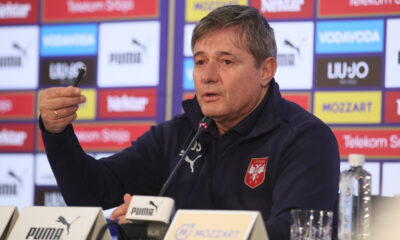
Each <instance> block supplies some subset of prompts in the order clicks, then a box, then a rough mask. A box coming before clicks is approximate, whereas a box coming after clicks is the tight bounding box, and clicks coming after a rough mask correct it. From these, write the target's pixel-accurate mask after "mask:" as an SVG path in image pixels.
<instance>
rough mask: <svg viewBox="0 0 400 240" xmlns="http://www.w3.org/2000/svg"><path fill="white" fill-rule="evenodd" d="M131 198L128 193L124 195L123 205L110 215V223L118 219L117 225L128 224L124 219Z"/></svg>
mask: <svg viewBox="0 0 400 240" xmlns="http://www.w3.org/2000/svg"><path fill="white" fill-rule="evenodd" d="M131 198H132V196H131V195H130V194H128V193H126V194H125V195H124V203H123V204H121V205H120V206H119V207H117V208H116V209H115V210H114V211H113V212H112V213H111V215H110V219H111V220H112V221H114V220H116V219H117V218H119V221H118V223H119V224H122V223H127V222H128V221H127V220H126V218H125V215H126V213H127V211H128V207H129V204H130V202H131Z"/></svg>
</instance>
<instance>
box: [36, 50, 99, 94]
mask: <svg viewBox="0 0 400 240" xmlns="http://www.w3.org/2000/svg"><path fill="white" fill-rule="evenodd" d="M96 60H97V59H96V58H95V57H79V58H71V57H68V58H62V59H60V58H42V59H41V61H40V85H41V86H46V87H47V86H66V85H72V83H73V80H74V79H75V78H76V76H77V75H78V69H79V68H80V67H82V66H86V67H87V73H86V77H85V79H84V80H83V81H82V82H81V84H80V86H86V85H94V84H95V70H96Z"/></svg>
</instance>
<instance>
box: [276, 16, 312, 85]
mask: <svg viewBox="0 0 400 240" xmlns="http://www.w3.org/2000/svg"><path fill="white" fill-rule="evenodd" d="M271 27H272V28H274V29H275V38H276V43H277V48H278V49H279V51H278V55H277V62H278V66H279V67H278V69H277V72H276V79H277V81H278V83H279V86H280V87H281V89H311V87H312V68H313V58H314V54H313V36H314V24H313V23H312V22H291V23H271ZM293 76H301V78H302V80H301V81H298V79H297V78H294V77H293Z"/></svg>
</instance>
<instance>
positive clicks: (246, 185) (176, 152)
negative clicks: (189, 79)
mask: <svg viewBox="0 0 400 240" xmlns="http://www.w3.org/2000/svg"><path fill="white" fill-rule="evenodd" d="M183 108H184V110H185V113H184V114H181V115H179V116H177V117H175V118H174V119H172V120H170V121H167V122H164V123H161V124H158V125H157V126H153V127H151V129H150V130H149V131H148V132H146V133H145V134H143V135H142V136H141V137H139V138H138V139H137V141H135V142H132V145H131V146H130V147H128V148H126V149H124V150H123V151H121V152H119V153H117V154H115V155H113V156H110V157H107V158H103V159H100V160H95V159H93V158H92V157H91V156H89V155H87V154H85V152H84V151H83V150H82V148H81V146H80V144H79V142H78V140H77V138H76V136H75V134H74V131H73V127H72V125H69V126H68V127H67V128H66V129H65V130H64V131H63V132H61V133H59V134H49V133H47V132H46V131H45V130H44V128H43V125H42V123H40V125H41V129H42V136H43V141H44V145H45V149H46V153H47V157H48V159H49V162H50V165H51V167H52V169H53V172H54V174H55V176H56V179H57V183H58V186H59V188H60V190H61V192H62V195H63V197H64V199H65V201H66V203H67V204H68V205H81V206H82V205H84V206H89V205H95V206H102V207H104V208H111V207H115V206H117V205H119V204H121V203H122V197H123V195H124V194H125V193H130V194H136V195H157V194H158V192H159V191H160V189H161V187H162V185H163V183H164V182H165V180H166V179H167V177H168V176H169V174H170V173H171V171H172V169H173V168H174V166H175V165H176V163H177V161H178V160H179V158H180V154H181V153H182V150H184V149H185V148H186V147H187V145H188V144H189V142H190V140H191V138H192V137H193V136H194V134H195V132H196V130H197V128H198V123H199V121H200V120H201V118H202V117H203V115H202V113H201V110H200V107H199V105H198V103H197V101H196V99H192V100H187V101H185V102H183ZM339 162H340V159H339V152H338V146H337V142H336V139H335V137H334V135H333V133H332V131H331V130H330V128H329V127H328V126H327V125H326V124H324V123H323V122H322V121H320V120H319V119H318V118H316V117H315V116H313V115H312V114H310V113H308V112H307V111H305V110H304V109H302V108H301V107H299V106H298V105H296V104H294V103H292V102H289V101H286V100H285V99H283V98H282V97H281V95H280V92H279V86H278V84H277V83H276V82H275V81H274V80H273V81H271V83H270V88H269V90H268V92H267V94H266V96H265V97H264V99H263V100H262V102H261V103H260V105H259V106H258V107H257V108H256V109H255V110H254V111H253V112H252V113H251V114H250V115H249V116H247V117H246V118H245V119H243V120H242V121H241V122H240V123H238V124H237V125H236V126H234V127H233V128H232V129H230V130H229V131H227V132H226V133H225V134H224V135H223V136H218V134H217V128H216V126H215V123H214V122H212V123H211V125H210V127H208V128H207V129H206V131H205V132H203V133H202V134H201V135H200V137H199V140H198V141H197V142H196V144H195V146H194V147H193V148H192V149H191V150H190V151H189V155H188V156H187V158H186V159H185V162H184V163H183V164H182V166H181V168H180V169H179V170H178V172H177V175H176V177H175V178H174V180H173V181H172V183H171V185H170V186H169V188H168V189H167V191H166V194H165V195H167V196H170V197H172V198H174V199H175V207H176V208H177V209H183V208H186V209H234V210H235V209H237V210H258V211H260V212H261V213H262V216H263V218H264V221H265V226H266V229H267V232H268V235H269V237H270V239H271V240H282V239H290V227H289V226H290V209H293V208H302V209H321V210H335V209H336V205H337V193H338V181H339Z"/></svg>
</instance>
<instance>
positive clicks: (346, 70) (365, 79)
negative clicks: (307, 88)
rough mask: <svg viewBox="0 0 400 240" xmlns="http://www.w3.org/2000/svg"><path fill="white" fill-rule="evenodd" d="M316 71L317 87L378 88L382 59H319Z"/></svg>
mask: <svg viewBox="0 0 400 240" xmlns="http://www.w3.org/2000/svg"><path fill="white" fill-rule="evenodd" d="M316 71H317V74H316V76H317V78H316V85H317V86H318V87H333V86H334V87H354V86H380V85H381V73H382V58H381V57H365V58H319V59H317V67H316Z"/></svg>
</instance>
